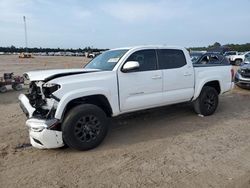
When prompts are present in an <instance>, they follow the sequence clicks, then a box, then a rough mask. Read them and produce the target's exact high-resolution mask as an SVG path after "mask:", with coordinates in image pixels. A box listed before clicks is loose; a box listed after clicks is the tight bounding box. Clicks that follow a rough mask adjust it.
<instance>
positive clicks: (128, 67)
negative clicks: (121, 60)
mask: <svg viewBox="0 0 250 188" xmlns="http://www.w3.org/2000/svg"><path fill="white" fill-rule="evenodd" d="M139 67H140V65H139V63H138V62H137V61H128V62H126V63H125V64H124V65H123V67H122V72H130V71H133V70H137V69H139Z"/></svg>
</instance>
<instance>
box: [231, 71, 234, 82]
mask: <svg viewBox="0 0 250 188" xmlns="http://www.w3.org/2000/svg"><path fill="white" fill-rule="evenodd" d="M233 81H234V69H231V82H233Z"/></svg>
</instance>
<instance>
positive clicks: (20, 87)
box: [12, 84, 23, 91]
mask: <svg viewBox="0 0 250 188" xmlns="http://www.w3.org/2000/svg"><path fill="white" fill-rule="evenodd" d="M12 88H13V89H14V90H16V91H20V90H22V89H23V86H22V85H21V84H13V85H12Z"/></svg>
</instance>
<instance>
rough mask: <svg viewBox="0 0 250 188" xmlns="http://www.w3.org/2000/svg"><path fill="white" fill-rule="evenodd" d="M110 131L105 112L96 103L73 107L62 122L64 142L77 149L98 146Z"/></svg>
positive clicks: (83, 149)
mask: <svg viewBox="0 0 250 188" xmlns="http://www.w3.org/2000/svg"><path fill="white" fill-rule="evenodd" d="M107 132H108V119H107V116H106V114H105V112H104V111H103V110H102V109H101V108H99V107H98V106H96V105H92V104H82V105H79V106H76V107H74V108H72V109H71V110H70V111H69V113H67V115H66V118H65V120H64V121H63V123H62V136H63V140H64V142H65V143H66V144H67V145H68V146H69V147H71V148H74V149H76V150H81V151H85V150H90V149H93V148H95V147H97V146H98V145H99V144H100V143H101V142H102V141H103V139H104V138H105V136H106V135H107Z"/></svg>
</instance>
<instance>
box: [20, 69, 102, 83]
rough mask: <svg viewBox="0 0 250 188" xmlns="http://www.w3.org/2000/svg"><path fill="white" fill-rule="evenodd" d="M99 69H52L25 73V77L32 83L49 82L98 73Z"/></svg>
mask: <svg viewBox="0 0 250 188" xmlns="http://www.w3.org/2000/svg"><path fill="white" fill-rule="evenodd" d="M96 71H98V70H97V69H84V68H81V69H52V70H38V71H30V72H26V73H24V77H25V78H26V79H28V80H30V81H46V82H47V81H49V80H52V79H55V78H59V77H63V76H69V75H74V74H83V73H88V72H96Z"/></svg>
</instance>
